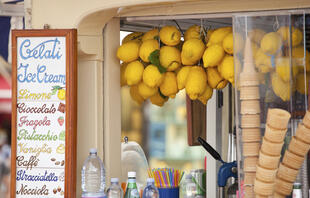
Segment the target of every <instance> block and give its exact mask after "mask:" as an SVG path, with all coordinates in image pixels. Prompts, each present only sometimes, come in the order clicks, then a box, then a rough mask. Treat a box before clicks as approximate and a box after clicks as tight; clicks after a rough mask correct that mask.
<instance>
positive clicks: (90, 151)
mask: <svg viewBox="0 0 310 198" xmlns="http://www.w3.org/2000/svg"><path fill="white" fill-rule="evenodd" d="M89 153H90V154H95V153H97V149H96V148H91V149H89Z"/></svg>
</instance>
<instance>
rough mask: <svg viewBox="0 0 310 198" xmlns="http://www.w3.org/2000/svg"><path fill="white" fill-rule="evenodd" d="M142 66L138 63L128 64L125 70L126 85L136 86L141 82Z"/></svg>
mask: <svg viewBox="0 0 310 198" xmlns="http://www.w3.org/2000/svg"><path fill="white" fill-rule="evenodd" d="M143 70H144V66H143V64H142V63H141V62H139V61H133V62H131V63H129V64H128V65H127V67H126V70H125V78H126V81H127V85H135V84H138V83H139V82H140V81H141V80H142V75H143Z"/></svg>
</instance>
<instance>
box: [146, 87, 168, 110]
mask: <svg viewBox="0 0 310 198" xmlns="http://www.w3.org/2000/svg"><path fill="white" fill-rule="evenodd" d="M168 99H169V98H168V97H163V96H161V95H160V93H159V92H158V91H157V93H156V94H155V95H153V96H151V97H150V101H151V103H152V104H154V105H157V106H160V107H162V106H163V105H164V104H165V102H167V101H168Z"/></svg>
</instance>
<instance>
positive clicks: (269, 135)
mask: <svg viewBox="0 0 310 198" xmlns="http://www.w3.org/2000/svg"><path fill="white" fill-rule="evenodd" d="M286 131H287V129H274V128H272V127H270V126H269V125H268V124H266V129H265V135H264V137H265V138H266V139H267V140H269V141H270V142H277V143H281V142H283V141H284V138H285V135H286Z"/></svg>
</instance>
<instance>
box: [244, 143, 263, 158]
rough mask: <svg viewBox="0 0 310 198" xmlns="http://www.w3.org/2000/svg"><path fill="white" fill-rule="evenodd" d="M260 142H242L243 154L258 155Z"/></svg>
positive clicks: (248, 155)
mask: <svg viewBox="0 0 310 198" xmlns="http://www.w3.org/2000/svg"><path fill="white" fill-rule="evenodd" d="M259 149H260V142H249V143H248V142H246V143H243V156H245V157H254V156H258V155H259Z"/></svg>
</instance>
